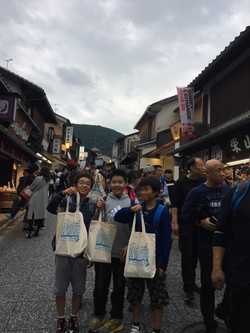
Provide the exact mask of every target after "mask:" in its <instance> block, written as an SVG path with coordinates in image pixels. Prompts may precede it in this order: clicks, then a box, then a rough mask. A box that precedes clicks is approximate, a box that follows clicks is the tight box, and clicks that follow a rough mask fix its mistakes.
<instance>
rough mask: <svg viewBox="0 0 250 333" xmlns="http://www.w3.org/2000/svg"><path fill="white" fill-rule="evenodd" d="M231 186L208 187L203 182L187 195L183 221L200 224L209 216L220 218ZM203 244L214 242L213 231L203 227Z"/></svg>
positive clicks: (201, 230)
mask: <svg viewBox="0 0 250 333" xmlns="http://www.w3.org/2000/svg"><path fill="white" fill-rule="evenodd" d="M228 191H229V188H228V186H227V185H225V184H223V185H221V186H218V187H208V186H207V185H206V184H201V185H199V186H197V187H195V188H194V189H193V190H192V191H191V192H190V193H189V194H188V196H187V198H186V201H185V203H184V206H183V209H182V223H183V224H193V225H199V224H200V221H201V220H202V219H205V218H207V217H215V218H216V219H218V218H219V215H220V212H221V202H222V199H223V198H224V197H225V196H226V194H227V192H228ZM199 238H200V239H202V242H201V244H202V245H204V246H207V245H208V244H210V245H211V244H212V238H213V233H212V232H210V231H207V230H205V229H203V228H200V229H199Z"/></svg>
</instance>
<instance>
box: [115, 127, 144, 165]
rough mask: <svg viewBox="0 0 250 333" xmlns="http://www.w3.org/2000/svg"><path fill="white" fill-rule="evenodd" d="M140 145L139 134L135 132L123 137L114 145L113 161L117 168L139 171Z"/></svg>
mask: <svg viewBox="0 0 250 333" xmlns="http://www.w3.org/2000/svg"><path fill="white" fill-rule="evenodd" d="M139 143H140V137H139V133H138V132H135V133H132V134H128V135H125V136H122V137H121V138H119V139H118V140H117V141H116V142H115V143H114V144H113V151H112V160H113V161H114V162H115V164H116V166H117V167H124V168H126V169H130V170H138V164H139V160H138V157H139V155H138V150H137V145H138V144H139Z"/></svg>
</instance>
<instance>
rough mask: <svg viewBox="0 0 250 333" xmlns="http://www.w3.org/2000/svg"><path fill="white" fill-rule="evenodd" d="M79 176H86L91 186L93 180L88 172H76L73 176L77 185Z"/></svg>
mask: <svg viewBox="0 0 250 333" xmlns="http://www.w3.org/2000/svg"><path fill="white" fill-rule="evenodd" d="M81 178H87V179H89V180H90V181H91V187H92V186H93V185H94V180H93V177H92V176H91V174H90V173H88V172H86V171H85V172H82V171H81V172H78V173H77V174H76V176H75V179H74V184H75V185H77V183H78V182H79V179H81Z"/></svg>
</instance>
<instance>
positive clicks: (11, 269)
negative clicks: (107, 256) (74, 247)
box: [0, 215, 201, 333]
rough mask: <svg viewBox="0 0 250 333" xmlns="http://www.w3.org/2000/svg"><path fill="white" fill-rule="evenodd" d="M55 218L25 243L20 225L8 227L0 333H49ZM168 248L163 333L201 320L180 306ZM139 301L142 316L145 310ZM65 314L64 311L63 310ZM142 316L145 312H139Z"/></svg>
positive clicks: (88, 305)
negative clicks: (167, 303)
mask: <svg viewBox="0 0 250 333" xmlns="http://www.w3.org/2000/svg"><path fill="white" fill-rule="evenodd" d="M54 230H55V218H54V217H53V216H52V215H50V216H49V218H48V221H47V223H46V228H45V229H44V230H43V231H42V232H41V235H40V237H39V238H32V239H31V240H27V239H25V238H24V235H23V233H22V231H21V226H20V223H17V222H16V225H14V226H11V227H10V228H9V230H8V231H5V232H4V233H3V234H2V235H1V238H0V253H1V254H0V272H1V273H0V332H5V333H7V332H8V333H10V332H18V333H19V332H20V333H22V332H26V333H27V332H44V333H45V332H54V331H55V318H56V313H55V306H54V301H53V298H54V296H53V285H54V263H53V260H54V255H53V252H52V249H51V239H52V235H53V232H54ZM176 245H177V244H176V243H175V244H174V246H173V249H172V253H171V262H170V265H169V269H168V290H169V294H170V298H171V299H170V305H169V306H168V308H167V310H166V313H165V317H164V330H163V331H164V332H168V333H175V332H176V333H178V332H181V331H182V329H183V328H184V327H186V326H188V325H190V324H192V323H195V322H199V321H200V320H201V317H200V311H199V307H198V299H197V306H196V307H195V309H190V308H188V307H186V306H184V304H183V300H182V289H181V277H180V257H179V252H178V250H177V247H176ZM93 281H94V275H93V270H90V271H89V274H88V281H87V288H86V293H85V295H84V305H83V310H82V311H81V323H82V332H87V322H88V319H89V318H90V316H91V313H92V292H93ZM147 303H148V302H147V299H145V302H144V307H145V310H146V308H147V307H148V305H147ZM67 311H68V313H69V311H70V310H69V309H68V310H67ZM143 313H144V314H145V313H148V311H147V310H146V311H143ZM125 322H126V324H129V322H130V316H129V312H128V306H127V304H126V305H125ZM142 323H144V326H145V327H144V329H145V330H144V331H145V332H147V331H149V324H148V323H149V318H147V317H145V316H144V317H143V320H142Z"/></svg>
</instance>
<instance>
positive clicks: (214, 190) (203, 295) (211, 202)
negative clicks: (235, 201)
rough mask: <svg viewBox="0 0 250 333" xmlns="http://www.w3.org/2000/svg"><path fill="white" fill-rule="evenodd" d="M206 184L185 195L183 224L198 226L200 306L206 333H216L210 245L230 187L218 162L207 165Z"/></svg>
mask: <svg viewBox="0 0 250 333" xmlns="http://www.w3.org/2000/svg"><path fill="white" fill-rule="evenodd" d="M206 174H207V181H206V182H205V183H203V184H201V185H199V186H198V187H195V188H194V189H193V190H192V191H191V192H190V193H189V194H188V196H187V198H186V201H185V203H184V207H183V210H182V219H183V223H184V224H192V225H197V226H198V257H199V262H200V269H201V292H200V306H201V313H202V315H203V319H204V324H205V327H206V333H215V332H216V330H217V322H216V321H215V318H214V312H215V293H214V288H213V284H212V279H211V274H212V243H213V234H214V231H215V230H216V223H217V220H218V218H219V214H220V213H221V201H222V199H223V197H224V196H225V195H226V193H227V192H228V190H229V188H228V186H227V185H226V184H225V182H224V165H223V163H222V162H220V161H218V160H209V161H207V163H206Z"/></svg>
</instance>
